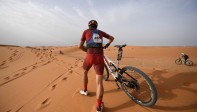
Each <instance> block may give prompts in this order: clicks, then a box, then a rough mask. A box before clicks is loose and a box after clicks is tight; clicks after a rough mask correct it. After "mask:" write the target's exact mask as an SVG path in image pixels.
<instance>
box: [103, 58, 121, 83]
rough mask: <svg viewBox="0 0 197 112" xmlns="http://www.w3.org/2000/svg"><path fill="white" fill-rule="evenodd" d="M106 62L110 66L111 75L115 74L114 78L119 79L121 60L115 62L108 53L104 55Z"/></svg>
mask: <svg viewBox="0 0 197 112" xmlns="http://www.w3.org/2000/svg"><path fill="white" fill-rule="evenodd" d="M104 62H105V64H106V66H107V68H108V70H109V71H110V73H111V75H112V76H113V78H114V79H115V80H117V79H118V76H119V75H118V74H119V70H121V69H120V68H119V60H118V61H117V64H115V63H114V62H113V61H112V60H110V59H109V58H108V57H107V56H106V55H104Z"/></svg>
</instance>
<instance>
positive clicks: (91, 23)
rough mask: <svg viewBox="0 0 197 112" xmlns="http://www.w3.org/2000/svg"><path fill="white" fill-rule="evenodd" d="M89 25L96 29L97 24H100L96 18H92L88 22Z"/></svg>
mask: <svg viewBox="0 0 197 112" xmlns="http://www.w3.org/2000/svg"><path fill="white" fill-rule="evenodd" d="M88 26H89V28H90V29H92V28H95V29H96V28H97V26H98V23H97V21H96V20H90V21H89V23H88Z"/></svg>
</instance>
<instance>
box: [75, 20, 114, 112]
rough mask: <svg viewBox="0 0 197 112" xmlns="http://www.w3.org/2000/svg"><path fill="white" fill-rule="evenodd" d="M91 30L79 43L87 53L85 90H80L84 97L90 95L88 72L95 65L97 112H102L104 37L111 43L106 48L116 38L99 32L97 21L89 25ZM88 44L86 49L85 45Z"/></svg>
mask: <svg viewBox="0 0 197 112" xmlns="http://www.w3.org/2000/svg"><path fill="white" fill-rule="evenodd" d="M88 26H89V29H87V30H85V31H84V32H83V34H82V37H81V41H80V43H79V48H80V49H81V50H83V51H85V52H87V54H86V58H85V60H84V63H83V69H84V79H83V81H84V89H83V90H80V93H81V94H83V95H88V90H87V85H88V76H87V74H88V71H89V70H90V68H91V67H92V65H94V70H95V72H96V84H97V92H96V97H97V105H96V108H97V112H102V109H103V102H102V98H103V93H104V88H103V71H104V59H103V37H105V38H107V39H108V40H109V42H108V43H107V44H106V45H105V46H104V48H107V47H108V46H109V45H110V44H111V43H112V42H113V40H114V37H112V36H110V35H109V34H107V33H105V32H103V31H101V30H98V29H97V26H98V23H97V21H95V20H91V21H89V23H88ZM85 42H86V47H84V43H85Z"/></svg>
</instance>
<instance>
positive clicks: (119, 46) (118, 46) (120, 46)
mask: <svg viewBox="0 0 197 112" xmlns="http://www.w3.org/2000/svg"><path fill="white" fill-rule="evenodd" d="M125 46H127V44H124V45H115V46H114V47H117V48H119V49H121V48H123V47H125Z"/></svg>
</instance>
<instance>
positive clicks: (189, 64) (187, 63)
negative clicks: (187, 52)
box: [175, 58, 193, 66]
mask: <svg viewBox="0 0 197 112" xmlns="http://www.w3.org/2000/svg"><path fill="white" fill-rule="evenodd" d="M175 63H176V64H177V65H181V64H185V65H187V66H192V65H193V62H192V61H191V60H186V62H185V60H184V59H183V58H178V59H176V60H175Z"/></svg>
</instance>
